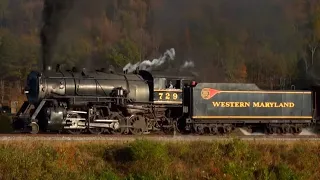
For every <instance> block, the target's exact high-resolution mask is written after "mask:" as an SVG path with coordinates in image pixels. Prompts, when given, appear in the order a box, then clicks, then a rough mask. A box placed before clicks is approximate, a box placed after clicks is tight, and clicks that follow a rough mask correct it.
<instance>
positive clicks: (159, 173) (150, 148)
mask: <svg viewBox="0 0 320 180" xmlns="http://www.w3.org/2000/svg"><path fill="white" fill-rule="evenodd" d="M319 149H320V143H317V142H290V143H285V144H282V143H272V142H243V141H239V140H233V141H225V142H222V141H218V142H188V143H187V142H179V143H177V142H175V143H169V142H166V143H164V142H162V143H161V142H153V141H145V140H137V141H135V142H131V143H108V142H103V141H99V142H35V141H30V142H17V141H14V142H1V143H0V179H13V178H14V179H24V180H28V179H319V178H320V171H319V168H320V166H319V164H318V162H319V160H320V151H319Z"/></svg>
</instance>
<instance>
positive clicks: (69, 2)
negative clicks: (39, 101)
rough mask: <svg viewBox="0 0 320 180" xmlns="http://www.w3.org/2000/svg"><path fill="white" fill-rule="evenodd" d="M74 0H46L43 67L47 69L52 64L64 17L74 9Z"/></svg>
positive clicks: (42, 30) (43, 14)
mask: <svg viewBox="0 0 320 180" xmlns="http://www.w3.org/2000/svg"><path fill="white" fill-rule="evenodd" d="M73 4H74V0H45V1H44V7H43V12H42V22H43V26H42V29H41V34H40V38H41V45H42V50H41V53H42V68H43V70H45V69H46V68H47V66H49V65H51V62H52V56H53V53H54V52H53V48H54V47H55V45H56V43H57V38H58V35H59V33H60V31H61V28H63V27H62V23H63V19H64V18H65V17H66V16H67V15H68V12H69V11H70V10H71V9H72V7H73Z"/></svg>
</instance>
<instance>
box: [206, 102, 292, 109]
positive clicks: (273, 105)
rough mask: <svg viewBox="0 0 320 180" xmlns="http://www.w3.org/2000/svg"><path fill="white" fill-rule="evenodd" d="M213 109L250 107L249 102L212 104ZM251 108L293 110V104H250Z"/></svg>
mask: <svg viewBox="0 0 320 180" xmlns="http://www.w3.org/2000/svg"><path fill="white" fill-rule="evenodd" d="M212 105H213V106H214V107H231V108H234V107H235V108H244V107H251V102H232V101H231V102H212ZM252 107H256V108H293V107H295V104H294V103H293V102H279V103H278V102H252Z"/></svg>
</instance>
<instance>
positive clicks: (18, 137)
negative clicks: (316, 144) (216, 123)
mask: <svg viewBox="0 0 320 180" xmlns="http://www.w3.org/2000/svg"><path fill="white" fill-rule="evenodd" d="M234 138H238V139H241V140H245V141H301V140H302V141H304V140H307V141H320V136H319V135H305V136H299V135H298V136H292V135H288V136H286V135H282V136H281V135H272V136H270V135H268V136H265V135H246V136H245V135H240V136H195V135H175V136H174V135H140V136H134V135H121V136H117V135H90V134H80V135H69V134H0V141H2V142H3V141H110V142H112V141H119V142H128V141H134V140H137V139H146V140H155V141H216V140H232V139H234Z"/></svg>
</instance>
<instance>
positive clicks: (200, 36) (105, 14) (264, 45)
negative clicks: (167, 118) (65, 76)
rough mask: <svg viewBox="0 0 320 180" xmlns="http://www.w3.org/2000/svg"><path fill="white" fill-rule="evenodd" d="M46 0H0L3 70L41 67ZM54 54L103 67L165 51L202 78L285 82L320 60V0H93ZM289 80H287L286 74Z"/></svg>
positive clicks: (12, 72) (20, 76) (64, 29)
mask: <svg viewBox="0 0 320 180" xmlns="http://www.w3.org/2000/svg"><path fill="white" fill-rule="evenodd" d="M43 3H44V2H43V0H0V69H1V71H0V77H1V79H5V80H7V79H8V80H11V79H15V80H21V81H23V80H24V79H25V77H26V75H27V73H28V72H29V71H30V70H32V69H39V68H40V67H41V66H39V64H40V63H41V57H42V56H41V50H40V49H41V42H40V31H41V28H42V24H43V22H42V10H43ZM58 31H59V32H58V36H57V39H56V42H55V44H54V47H53V53H52V57H51V59H52V61H53V62H54V63H62V64H63V63H64V64H66V66H68V67H72V66H75V65H79V64H81V65H83V66H86V67H91V68H100V67H101V66H107V65H109V64H112V65H114V66H116V67H123V66H124V65H126V64H127V63H129V62H131V63H134V62H138V61H140V60H145V59H150V60H152V59H153V58H157V57H159V56H160V55H161V54H163V52H165V51H166V50H167V49H170V48H175V50H176V60H175V61H174V62H173V65H172V66H175V67H178V66H180V65H181V64H182V63H183V62H184V61H186V60H192V61H194V63H195V71H197V73H198V74H199V75H200V76H201V79H202V80H203V81H209V82H251V83H258V84H261V85H264V86H268V87H272V86H279V84H280V85H281V83H286V82H284V80H287V79H297V78H303V76H304V74H305V73H306V72H312V74H313V75H314V76H317V75H318V74H317V72H316V71H314V69H317V68H318V67H320V61H319V56H320V53H319V48H318V47H319V42H320V41H319V40H320V1H319V0H262V1H255V0H241V1H234V0H201V1H193V0H110V1H105V2H104V1H103V3H102V1H99V0H93V1H90V3H88V1H86V3H81V2H80V1H79V3H78V4H75V5H74V6H73V7H72V9H71V10H70V12H69V13H67V15H66V16H65V17H63V23H62V25H61V27H60V28H59V29H58ZM287 82H288V81H287Z"/></svg>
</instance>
